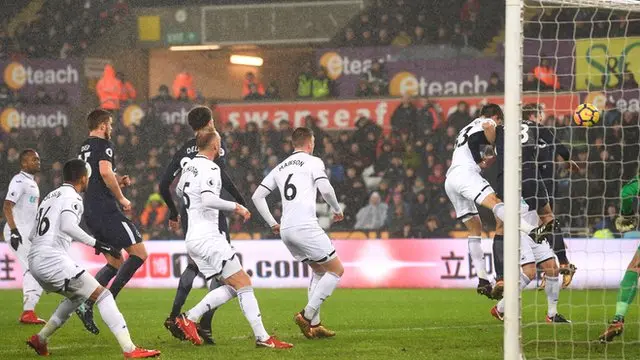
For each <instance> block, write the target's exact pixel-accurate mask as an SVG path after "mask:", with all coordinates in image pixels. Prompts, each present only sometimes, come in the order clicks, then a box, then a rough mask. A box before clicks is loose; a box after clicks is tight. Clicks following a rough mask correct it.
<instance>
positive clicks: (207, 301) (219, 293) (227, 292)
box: [186, 285, 237, 321]
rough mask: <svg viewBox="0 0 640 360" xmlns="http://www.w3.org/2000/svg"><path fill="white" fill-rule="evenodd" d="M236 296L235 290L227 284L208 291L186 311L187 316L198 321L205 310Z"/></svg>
mask: <svg viewBox="0 0 640 360" xmlns="http://www.w3.org/2000/svg"><path fill="white" fill-rule="evenodd" d="M236 296H237V293H236V291H235V290H234V289H233V288H232V287H231V286H229V285H224V286H220V287H219V288H217V289H215V290H212V291H209V293H208V294H207V295H206V296H205V297H204V299H202V300H201V301H200V302H199V303H198V304H197V305H196V306H194V307H193V308H192V309H191V310H189V311H187V314H186V315H187V318H188V319H189V320H191V321H198V319H200V317H202V315H203V314H204V313H206V312H207V311H209V310H211V309H215V308H217V307H219V306H221V305H222V304H224V303H226V302H227V301H229V300H231V299H233V298H234V297H236Z"/></svg>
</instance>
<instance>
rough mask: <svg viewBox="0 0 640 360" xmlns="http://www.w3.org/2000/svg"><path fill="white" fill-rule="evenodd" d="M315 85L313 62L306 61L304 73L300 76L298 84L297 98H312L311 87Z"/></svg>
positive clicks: (303, 67)
mask: <svg viewBox="0 0 640 360" xmlns="http://www.w3.org/2000/svg"><path fill="white" fill-rule="evenodd" d="M312 83H313V69H312V66H311V61H306V62H305V63H304V65H302V72H300V74H298V80H297V84H296V96H297V97H298V98H303V99H305V98H310V97H311V87H312Z"/></svg>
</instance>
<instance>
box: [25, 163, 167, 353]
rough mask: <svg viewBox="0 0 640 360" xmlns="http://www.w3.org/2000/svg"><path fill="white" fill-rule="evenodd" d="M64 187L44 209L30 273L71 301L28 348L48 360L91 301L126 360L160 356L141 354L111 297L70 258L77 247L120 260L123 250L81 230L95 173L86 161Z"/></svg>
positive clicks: (66, 174) (71, 170)
mask: <svg viewBox="0 0 640 360" xmlns="http://www.w3.org/2000/svg"><path fill="white" fill-rule="evenodd" d="M62 176H63V179H64V184H62V186H60V187H59V188H57V189H55V190H54V191H52V192H51V193H49V195H47V196H46V197H45V198H44V200H42V204H40V206H39V208H38V213H37V214H38V215H37V217H36V218H35V227H34V229H33V230H32V232H31V234H30V238H31V240H32V242H33V243H32V246H31V249H30V250H29V256H28V258H29V268H30V269H31V270H32V271H33V275H34V277H35V278H36V279H37V280H38V282H39V283H40V285H42V287H43V288H44V289H45V290H47V292H56V293H59V294H60V295H63V296H64V297H66V299H65V300H64V301H63V302H62V303H60V305H59V306H58V308H56V310H55V312H54V313H53V315H52V316H51V319H49V322H47V324H46V325H45V326H44V327H43V328H42V329H41V330H40V332H39V333H38V334H35V335H33V336H31V337H30V338H29V339H28V340H27V345H29V346H30V347H31V348H32V349H34V350H35V351H36V353H37V354H38V355H41V356H48V355H49V350H48V348H47V343H48V341H49V338H50V337H51V336H52V335H53V333H54V332H55V331H56V330H58V329H59V328H60V327H62V325H63V324H64V323H65V322H66V321H67V320H69V317H71V314H73V310H74V309H75V308H76V307H78V305H80V303H82V302H83V301H85V300H86V299H90V300H91V301H94V302H95V303H96V304H97V306H98V310H99V311H100V315H101V316H102V320H104V322H105V323H106V324H107V326H108V327H109V329H110V330H111V332H112V333H113V335H114V336H115V338H116V339H117V340H118V343H119V344H120V347H121V348H122V352H123V353H124V358H125V359H132V358H149V357H156V356H159V355H160V351H157V350H146V349H141V348H138V347H137V346H135V345H134V343H133V342H132V341H131V336H130V335H129V329H128V328H127V323H126V322H125V320H124V317H123V316H122V314H121V313H120V310H118V307H117V305H116V302H115V300H114V298H113V295H112V294H111V292H110V291H108V290H107V289H105V288H104V286H102V285H100V284H99V283H98V282H97V281H96V279H95V278H94V277H93V276H91V275H90V274H89V273H88V272H86V271H85V270H83V269H82V268H81V267H79V266H78V265H77V264H76V263H75V261H74V260H73V259H72V258H71V256H69V254H68V253H67V251H68V249H69V247H70V246H71V242H72V241H78V242H81V243H83V244H85V245H88V246H91V247H93V248H95V249H96V253H99V252H100V253H103V254H109V255H110V256H112V257H115V258H119V257H120V250H119V249H116V248H115V247H113V246H111V245H108V244H106V243H103V242H101V241H99V240H96V239H94V238H93V237H91V236H90V235H89V234H87V233H86V232H84V230H82V229H81V228H80V226H79V223H80V218H81V217H82V213H83V211H84V207H83V205H82V197H81V196H80V193H82V192H84V191H86V190H87V187H88V186H89V181H90V180H89V178H90V176H91V167H90V166H89V165H88V164H87V163H85V162H84V161H83V160H80V159H73V160H69V161H67V162H66V163H65V164H64V167H63V169H62Z"/></svg>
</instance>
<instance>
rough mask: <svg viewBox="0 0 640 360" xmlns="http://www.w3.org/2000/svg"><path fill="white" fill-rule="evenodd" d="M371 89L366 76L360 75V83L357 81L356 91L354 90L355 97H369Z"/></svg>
mask: <svg viewBox="0 0 640 360" xmlns="http://www.w3.org/2000/svg"><path fill="white" fill-rule="evenodd" d="M371 94H372V92H371V87H370V86H369V81H368V80H367V75H362V76H361V77H360V81H358V89H357V90H356V97H369V96H371Z"/></svg>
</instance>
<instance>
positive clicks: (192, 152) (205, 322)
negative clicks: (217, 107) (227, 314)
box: [160, 106, 246, 344]
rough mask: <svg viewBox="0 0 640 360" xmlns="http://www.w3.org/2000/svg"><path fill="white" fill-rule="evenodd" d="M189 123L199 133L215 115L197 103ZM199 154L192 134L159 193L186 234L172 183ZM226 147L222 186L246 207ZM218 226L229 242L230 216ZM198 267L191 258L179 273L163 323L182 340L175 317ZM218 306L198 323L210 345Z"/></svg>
mask: <svg viewBox="0 0 640 360" xmlns="http://www.w3.org/2000/svg"><path fill="white" fill-rule="evenodd" d="M187 122H188V123H189V126H191V129H192V130H193V131H194V133H195V135H197V134H198V132H199V131H201V130H203V129H206V128H213V127H214V126H213V114H212V113H211V110H210V109H209V108H208V107H205V106H197V107H195V108H193V109H191V111H189V114H188V116H187ZM197 153H198V144H197V137H193V138H191V139H190V140H188V141H187V142H186V143H184V145H182V147H181V148H180V149H179V150H178V151H177V152H176V153H175V155H174V156H173V158H172V159H171V162H170V163H169V165H168V166H167V168H166V170H165V171H164V173H163V175H162V178H161V180H160V194H161V195H162V198H163V199H164V201H165V203H166V204H167V206H168V207H169V227H171V228H172V229H174V230H177V229H178V228H179V227H180V223H182V230H183V232H184V233H185V234H186V233H187V223H188V216H187V211H186V209H185V208H184V207H182V209H181V211H180V213H178V209H177V207H176V205H175V203H174V201H173V196H172V194H171V184H173V182H174V180H175V179H176V177H178V176H179V174H180V172H181V171H182V167H183V166H184V164H185V163H186V162H188V161H189V160H191V159H193V158H194V157H195V156H196V154H197ZM225 153H226V151H225V147H224V143H222V145H221V148H220V154H219V156H218V157H217V158H216V159H215V160H214V162H215V163H216V164H217V165H218V166H219V167H220V176H221V178H222V188H223V189H224V190H225V191H226V192H228V193H229V194H230V195H231V197H233V198H234V199H235V200H236V201H237V202H238V203H239V204H241V205H243V206H246V202H245V200H244V198H243V197H242V194H240V191H239V190H238V188H237V187H236V185H235V184H234V183H233V181H232V180H231V178H230V177H229V175H228V174H227V173H226V171H224V165H225V164H224V162H225V161H224V156H225ZM218 226H219V229H216V230H219V231H220V232H223V233H224V234H225V237H226V238H227V241H228V242H230V241H231V239H230V236H229V229H228V226H227V218H226V216H225V215H224V214H223V213H222V212H220V214H219V219H218ZM198 274H199V269H198V266H197V265H196V264H195V262H193V261H192V260H191V259H189V263H188V265H187V268H186V269H185V270H184V271H183V272H182V275H181V276H180V282H179V283H178V288H177V290H176V295H175V298H174V300H173V306H172V308H171V313H170V314H169V316H168V317H167V319H166V320H165V322H164V326H165V328H167V330H169V331H170V332H171V334H172V335H173V336H174V337H176V338H178V339H183V334H182V332H181V331H180V329H178V327H177V326H176V325H175V318H176V317H177V316H178V315H180V312H181V311H182V306H183V305H184V303H185V301H186V300H187V296H189V292H190V291H191V288H192V287H193V280H194V279H195V278H196V276H198ZM218 285H219V284H218V283H217V281H215V280H214V281H212V283H211V286H212V287H216V286H218ZM214 312H215V309H212V310H210V311H208V312H206V313H205V314H204V315H203V316H202V318H201V319H200V323H199V324H198V332H199V334H200V337H201V338H202V339H203V340H204V341H205V343H207V344H214V340H213V337H212V335H211V319H212V317H213V314H214Z"/></svg>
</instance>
